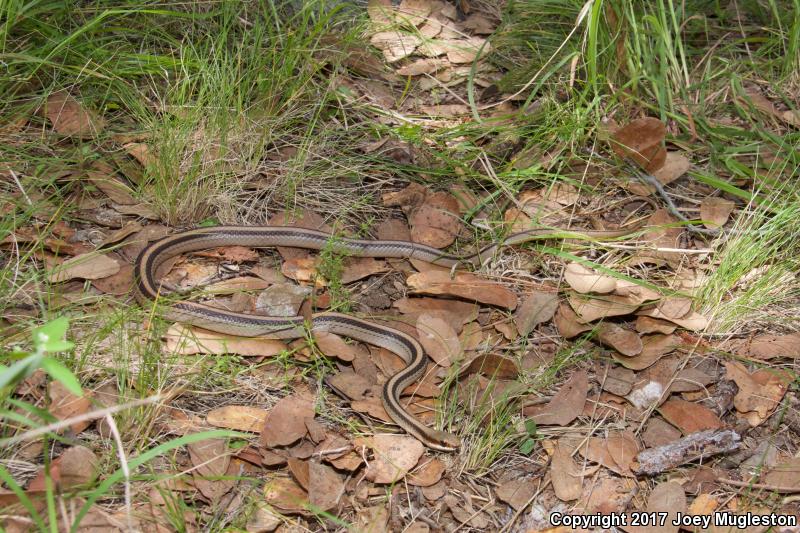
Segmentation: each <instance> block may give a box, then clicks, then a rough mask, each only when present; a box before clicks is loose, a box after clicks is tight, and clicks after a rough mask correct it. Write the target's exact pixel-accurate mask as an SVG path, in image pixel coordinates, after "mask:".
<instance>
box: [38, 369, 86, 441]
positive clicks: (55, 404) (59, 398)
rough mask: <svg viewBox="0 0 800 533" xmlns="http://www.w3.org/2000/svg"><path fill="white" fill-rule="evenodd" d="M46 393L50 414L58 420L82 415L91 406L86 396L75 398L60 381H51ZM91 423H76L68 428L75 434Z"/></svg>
mask: <svg viewBox="0 0 800 533" xmlns="http://www.w3.org/2000/svg"><path fill="white" fill-rule="evenodd" d="M47 392H48V395H49V396H50V408H49V410H50V414H52V415H53V416H54V417H56V418H57V419H58V420H66V419H68V418H72V417H74V416H79V415H84V414H86V413H87V412H89V409H90V408H91V406H92V404H91V400H90V399H89V397H88V396H87V395H86V394H84V395H83V396H75V395H74V394H72V393H71V392H69V391H68V390H67V389H66V387H64V385H62V384H61V382H60V381H51V382H50V383H49V384H48V385H47ZM91 423H92V421H90V420H85V421H83V422H76V423H74V424H72V425H71V426H70V429H71V430H72V431H73V432H74V433H76V434H77V433H80V432H81V431H83V430H84V429H86V428H87V427H89V425H90V424H91Z"/></svg>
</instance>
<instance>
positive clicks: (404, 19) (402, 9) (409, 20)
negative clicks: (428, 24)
mask: <svg viewBox="0 0 800 533" xmlns="http://www.w3.org/2000/svg"><path fill="white" fill-rule="evenodd" d="M430 14H431V2H430V0H401V2H400V5H399V6H397V15H396V19H397V21H398V22H401V23H406V24H411V25H412V26H419V25H420V24H422V23H423V22H425V20H427V17H428V15H430Z"/></svg>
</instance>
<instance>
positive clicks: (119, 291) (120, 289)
mask: <svg viewBox="0 0 800 533" xmlns="http://www.w3.org/2000/svg"><path fill="white" fill-rule="evenodd" d="M92 285H93V286H94V288H95V289H97V290H99V291H101V292H104V293H106V294H112V295H114V296H122V295H123V294H130V292H131V290H132V289H133V266H132V265H129V264H122V265H120V267H119V270H118V271H117V273H116V274H112V275H110V276H107V277H104V278H100V279H95V280H92Z"/></svg>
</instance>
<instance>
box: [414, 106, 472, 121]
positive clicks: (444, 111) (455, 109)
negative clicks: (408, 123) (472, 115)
mask: <svg viewBox="0 0 800 533" xmlns="http://www.w3.org/2000/svg"><path fill="white" fill-rule="evenodd" d="M419 110H420V111H422V112H423V113H425V114H426V115H428V116H431V117H447V118H453V117H460V116H463V115H466V114H468V113H469V112H470V110H469V106H468V105H465V104H436V105H423V106H420V107H419Z"/></svg>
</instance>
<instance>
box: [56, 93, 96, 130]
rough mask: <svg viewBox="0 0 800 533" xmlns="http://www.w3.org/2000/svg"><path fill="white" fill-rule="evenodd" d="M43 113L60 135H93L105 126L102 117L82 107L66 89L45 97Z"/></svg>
mask: <svg viewBox="0 0 800 533" xmlns="http://www.w3.org/2000/svg"><path fill="white" fill-rule="evenodd" d="M44 114H45V116H46V117H47V119H48V120H49V121H50V123H51V124H52V125H53V129H54V130H56V132H57V133H59V134H61V135H67V136H76V137H83V138H87V137H93V136H95V135H97V134H98V133H100V132H101V131H102V130H103V128H104V127H105V121H104V120H103V119H102V117H100V116H98V115H96V114H95V113H94V112H92V111H90V110H89V109H86V108H85V107H83V106H82V105H81V104H80V102H78V101H77V100H76V99H75V98H74V97H73V96H71V95H70V94H69V93H68V92H67V91H58V92H55V93H53V94H51V95H50V96H49V97H48V98H47V103H46V104H45V109H44Z"/></svg>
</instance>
